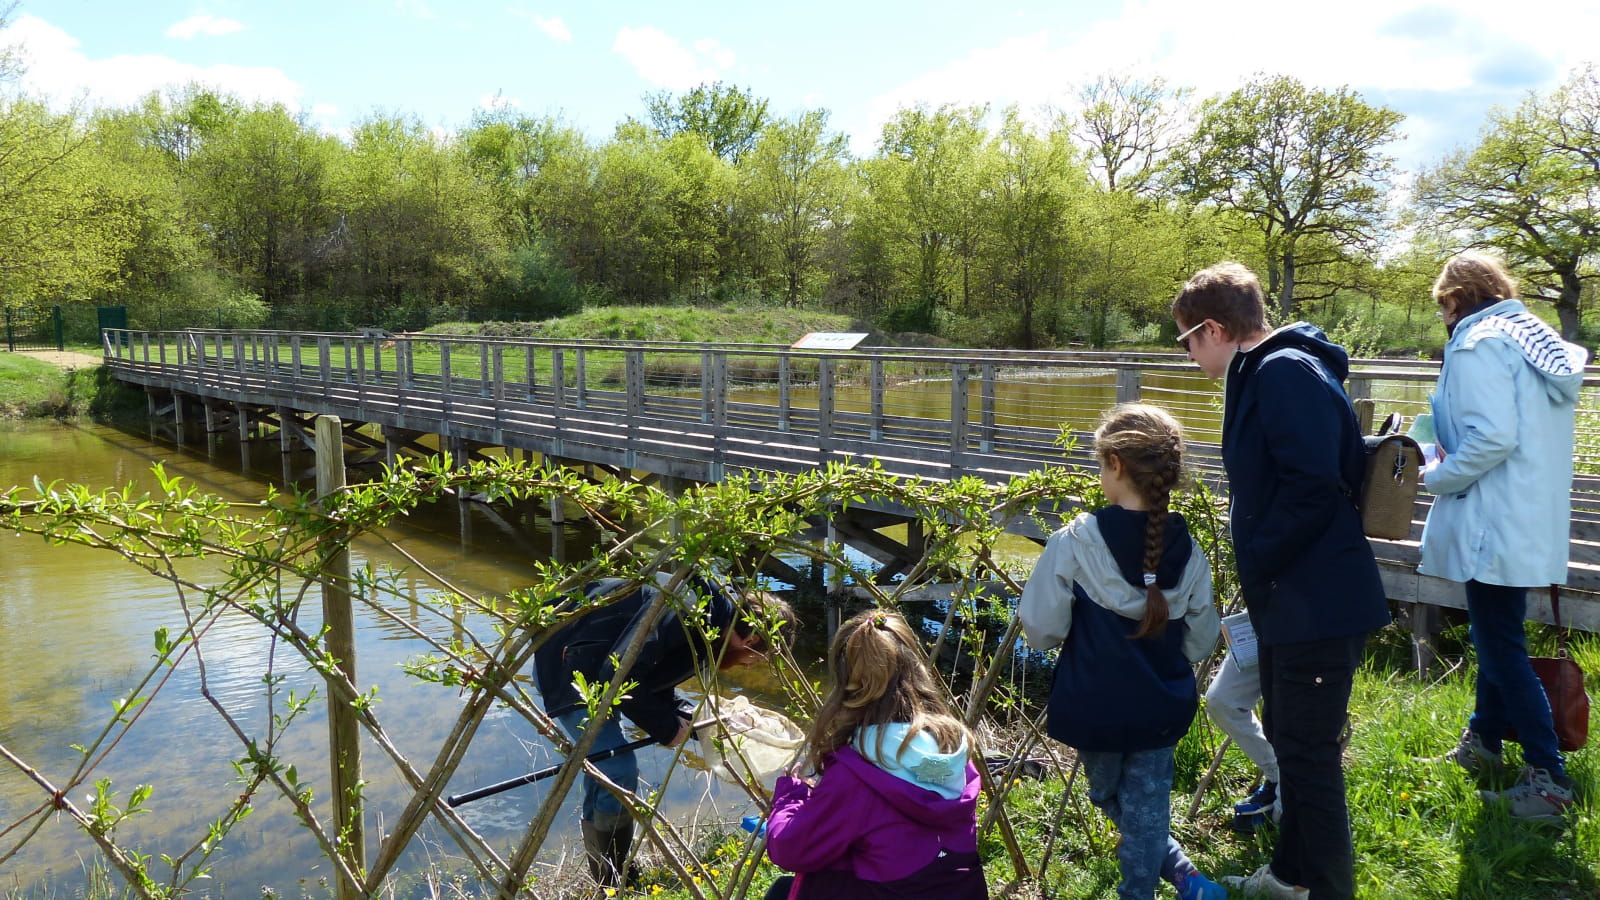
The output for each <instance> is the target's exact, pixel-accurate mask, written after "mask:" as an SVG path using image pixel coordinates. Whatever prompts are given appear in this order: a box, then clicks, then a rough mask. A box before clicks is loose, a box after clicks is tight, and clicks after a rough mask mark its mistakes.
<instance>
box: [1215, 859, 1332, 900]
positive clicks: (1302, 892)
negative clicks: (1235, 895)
mask: <svg viewBox="0 0 1600 900" xmlns="http://www.w3.org/2000/svg"><path fill="white" fill-rule="evenodd" d="M1221 881H1222V883H1223V884H1225V885H1227V886H1228V887H1231V888H1235V889H1237V890H1239V891H1242V892H1243V893H1244V895H1245V896H1246V897H1266V898H1267V900H1306V898H1307V897H1309V896H1310V895H1311V892H1310V891H1309V890H1307V889H1305V888H1303V887H1297V886H1295V885H1292V884H1285V883H1284V881H1283V879H1281V878H1279V877H1278V876H1276V875H1274V874H1272V864H1271V863H1268V864H1266V865H1264V866H1262V867H1261V868H1259V869H1257V870H1255V872H1254V873H1253V874H1250V875H1226V876H1223V878H1222V879H1221Z"/></svg>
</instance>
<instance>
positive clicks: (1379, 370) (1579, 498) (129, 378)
mask: <svg viewBox="0 0 1600 900" xmlns="http://www.w3.org/2000/svg"><path fill="white" fill-rule="evenodd" d="M105 355H106V365H107V366H108V367H109V368H110V370H111V372H112V374H113V375H114V376H115V377H117V378H118V379H119V380H122V381H124V382H127V383H130V384H135V385H140V386H142V387H144V388H145V389H146V390H148V391H151V392H155V393H157V394H161V393H167V392H171V393H172V395H174V396H175V397H176V396H189V397H194V398H198V399H199V400H200V401H201V402H202V403H205V404H207V405H208V408H211V407H215V406H219V405H226V406H231V407H233V408H235V409H238V410H241V411H246V410H251V409H256V410H273V411H276V412H278V413H279V414H280V422H282V423H283V425H284V427H286V428H288V429H290V430H294V429H295V427H296V426H295V425H294V422H295V418H294V417H295V416H297V415H300V414H327V415H336V416H339V417H340V418H342V419H344V420H346V421H347V422H357V423H371V424H377V425H380V426H381V427H382V428H383V429H384V430H385V433H386V435H389V434H399V435H403V434H404V433H407V432H412V433H426V434H435V435H439V436H440V441H441V446H449V445H450V443H451V442H472V443H476V444H481V445H490V446H496V447H503V448H507V449H512V448H516V449H522V450H525V451H530V452H536V453H539V454H541V455H543V456H547V457H552V458H558V459H562V460H570V461H576V462H583V463H594V464H600V465H606V466H611V467H615V468H618V469H627V470H634V471H642V472H648V473H654V474H656V475H661V476H667V477H672V478H679V479H685V480H691V481H701V482H713V481H717V480H720V479H721V478H722V477H723V475H724V474H725V473H728V472H732V471H739V470H755V471H764V472H791V473H792V472H805V471H811V470H814V469H816V468H817V467H820V466H824V465H827V464H829V463H833V462H861V461H865V460H868V459H875V460H877V461H878V462H879V464H881V465H882V466H883V468H884V469H886V470H887V471H889V472H891V473H894V474H897V475H903V476H908V477H910V476H914V477H922V478H932V479H951V478H957V477H963V476H975V477H979V478H983V479H985V480H988V481H991V482H994V481H1000V480H1004V479H1007V478H1010V477H1013V476H1016V475H1020V474H1023V473H1026V472H1030V471H1033V470H1036V469H1039V468H1042V467H1044V466H1048V465H1057V464H1060V463H1061V462H1062V461H1063V459H1064V457H1063V451H1062V449H1061V447H1060V446H1059V445H1058V443H1057V438H1058V435H1059V433H1060V428H1059V425H1058V423H1069V424H1071V425H1074V426H1075V430H1076V431H1078V432H1079V437H1080V438H1081V441H1080V449H1079V450H1078V451H1077V452H1076V453H1074V454H1073V457H1072V458H1074V459H1075V460H1076V461H1079V462H1083V463H1088V462H1090V461H1091V459H1090V456H1089V455H1088V454H1087V452H1085V451H1084V450H1083V449H1081V448H1082V447H1086V446H1087V444H1088V441H1087V437H1088V431H1089V429H1091V428H1092V425H1093V422H1094V421H1095V419H1096V418H1097V417H1098V415H1099V413H1100V411H1101V410H1102V409H1104V408H1105V407H1107V406H1110V405H1111V404H1112V403H1114V402H1117V401H1122V400H1135V399H1144V400H1146V401H1148V402H1154V403H1158V404H1161V405H1163V406H1166V407H1167V408H1169V409H1172V410H1173V411H1174V412H1175V414H1177V415H1178V416H1179V418H1180V419H1183V420H1185V422H1186V424H1187V425H1188V427H1189V430H1190V436H1191V454H1190V455H1191V461H1192V465H1193V468H1195V469H1196V470H1197V471H1198V472H1199V473H1200V475H1201V477H1204V478H1206V479H1207V480H1210V481H1213V482H1220V481H1221V479H1222V475H1221V472H1220V463H1219V460H1218V448H1217V445H1216V443H1215V441H1216V439H1217V435H1216V432H1215V428H1216V425H1215V419H1216V410H1217V409H1219V408H1220V397H1219V394H1218V389H1219V387H1220V385H1217V384H1214V383H1211V382H1206V381H1204V380H1203V379H1201V378H1200V377H1199V376H1198V373H1197V372H1196V371H1195V370H1194V368H1193V366H1191V365H1190V364H1189V363H1188V362H1187V361H1186V360H1183V359H1182V357H1179V356H1177V355H1176V354H1118V353H1070V352H1065V353H1064V352H1038V353H1031V352H1022V351H973V350H943V349H936V350H904V349H886V348H867V349H862V350H859V351H848V352H839V351H800V350H791V349H788V348H782V347H774V346H770V345H739V344H668V343H651V342H637V343H618V342H602V341H528V340H516V339H486V338H453V337H443V336H436V335H402V336H394V337H388V336H363V335H351V334H308V333H285V332H213V331H184V332H140V331H127V330H120V331H119V330H108V331H106V332H105ZM1436 378H1437V364H1428V363H1421V362H1403V363H1394V362H1383V361H1358V363H1357V371H1356V372H1355V373H1354V374H1352V376H1351V379H1350V391H1351V394H1352V396H1355V397H1358V398H1361V397H1365V398H1371V399H1373V400H1374V403H1375V406H1376V408H1377V411H1378V413H1379V414H1380V415H1382V414H1386V413H1387V412H1390V411H1398V412H1401V413H1402V414H1404V415H1407V416H1410V415H1414V414H1415V413H1416V412H1419V411H1422V410H1423V409H1425V408H1426V403H1425V400H1418V399H1416V397H1415V396H1409V397H1408V396H1407V395H1408V394H1412V395H1414V394H1417V393H1419V392H1418V391H1417V390H1416V388H1415V387H1414V386H1416V385H1418V384H1423V385H1431V383H1432V382H1433V380H1434V379H1436ZM1063 383H1070V384H1073V385H1074V386H1076V388H1077V391H1076V392H1075V393H1077V394H1079V395H1081V396H1082V397H1084V398H1085V399H1084V400H1082V401H1078V402H1063V400H1062V399H1061V396H1062V392H1061V391H1060V390H1059V389H1058V387H1059V385H1061V384H1063ZM1407 386H1411V387H1410V388H1408V387H1407ZM1596 388H1600V377H1597V376H1590V378H1589V379H1586V380H1585V401H1586V402H1585V406H1586V407H1587V408H1591V409H1592V408H1594V401H1595V399H1596V394H1597V393H1600V391H1597V390H1596ZM246 418H248V416H246ZM1597 437H1600V435H1596V434H1594V433H1592V432H1590V431H1589V430H1588V429H1587V428H1583V427H1580V436H1579V443H1580V447H1593V446H1595V445H1596V444H1597V443H1600V440H1597V439H1596V438H1597ZM1589 452H1592V451H1589ZM1589 459H1590V460H1591V461H1594V462H1600V458H1596V457H1589ZM1573 501H1574V503H1573V507H1574V510H1573V526H1572V548H1571V549H1572V555H1571V559H1572V564H1571V566H1570V568H1569V577H1568V584H1569V586H1570V587H1571V588H1572V593H1571V595H1570V596H1571V600H1570V601H1569V603H1568V604H1566V605H1565V606H1566V611H1565V614H1564V618H1566V619H1569V620H1571V621H1573V623H1574V624H1576V625H1578V626H1580V627H1584V628H1587V629H1590V630H1600V478H1596V477H1595V476H1589V475H1581V476H1579V477H1578V478H1577V479H1576V480H1575V484H1574V493H1573ZM1428 503H1429V499H1428V497H1427V496H1426V495H1424V496H1422V497H1420V498H1419V500H1418V504H1417V509H1416V510H1415V512H1414V515H1413V520H1414V521H1413V527H1412V533H1411V536H1410V538H1409V539H1408V540H1404V541H1382V540H1374V541H1373V547H1374V549H1375V551H1376V553H1377V555H1378V557H1379V560H1380V561H1381V563H1382V565H1383V569H1384V578H1385V582H1386V586H1387V589H1388V593H1389V595H1390V597H1391V599H1395V600H1400V601H1407V602H1420V603H1425V604H1432V605H1440V606H1450V607H1457V608H1459V607H1461V606H1462V605H1463V601H1462V599H1461V596H1460V594H1461V590H1460V587H1459V586H1457V585H1453V584H1450V583H1448V582H1443V581H1440V580H1438V579H1434V578H1429V577H1427V576H1421V575H1418V574H1417V573H1416V564H1417V558H1418V553H1417V539H1418V537H1419V536H1420V530H1421V522H1422V520H1423V518H1424V517H1425V516H1426V513H1427V507H1428ZM1017 526H1018V530H1020V531H1023V532H1027V531H1029V530H1030V529H1032V526H1031V524H1029V523H1026V522H1019V523H1017ZM1033 536H1035V537H1037V536H1038V535H1037V534H1034V535H1033ZM1535 593H1536V596H1535V598H1534V602H1533V604H1532V605H1533V606H1534V609H1533V610H1532V611H1531V614H1530V615H1531V617H1533V618H1539V619H1544V620H1546V621H1548V605H1547V601H1546V600H1545V599H1544V596H1543V592H1542V591H1540V592H1535Z"/></svg>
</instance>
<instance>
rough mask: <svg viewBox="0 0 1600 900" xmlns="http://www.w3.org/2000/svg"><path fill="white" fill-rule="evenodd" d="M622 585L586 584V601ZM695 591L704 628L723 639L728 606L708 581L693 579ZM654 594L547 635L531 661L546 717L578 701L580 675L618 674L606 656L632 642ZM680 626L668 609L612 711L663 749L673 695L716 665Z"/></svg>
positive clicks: (647, 591) (646, 592) (673, 713)
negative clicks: (576, 685) (702, 601)
mask: <svg viewBox="0 0 1600 900" xmlns="http://www.w3.org/2000/svg"><path fill="white" fill-rule="evenodd" d="M625 583H626V582H625V581H624V580H623V579H620V578H606V579H601V580H600V581H595V582H592V583H590V584H589V585H587V586H586V587H585V588H584V590H583V592H584V594H585V595H586V596H588V597H591V598H594V597H604V596H606V595H608V594H611V593H614V592H615V591H617V590H618V589H620V588H621V587H622V586H623V585H624V584H625ZM690 584H691V585H692V586H693V588H694V592H695V593H696V594H697V595H699V596H701V597H703V598H704V599H705V603H706V604H707V605H706V609H705V627H706V628H708V629H710V628H714V629H717V630H718V632H719V633H722V634H726V633H727V629H728V628H729V627H731V626H732V624H733V621H734V613H735V610H734V605H733V601H732V600H730V599H729V598H728V597H727V596H726V595H725V594H724V593H723V592H722V591H720V590H718V589H716V588H715V587H714V586H712V585H711V584H710V583H709V582H706V581H704V580H702V579H694V580H693V581H692V582H690ZM658 592H659V588H657V587H656V586H654V585H645V586H643V587H640V588H639V589H638V590H635V591H634V592H633V593H631V594H629V595H627V596H626V597H623V598H622V599H621V600H618V601H617V602H615V603H613V604H611V605H609V606H606V607H604V608H602V609H598V610H595V611H594V612H592V613H589V614H588V615H586V616H584V617H583V618H581V619H579V620H578V621H576V622H573V623H572V624H571V625H567V626H566V627H564V628H562V629H561V630H560V631H557V632H556V633H555V634H553V635H551V636H550V637H549V639H548V640H546V641H545V643H544V645H543V646H541V647H540V648H539V649H538V650H537V651H536V652H535V653H534V655H533V677H534V682H535V683H536V684H537V685H538V688H539V693H540V695H542V696H543V697H544V703H545V709H546V710H549V711H551V712H555V711H557V710H560V709H562V708H563V707H569V706H571V705H572V704H574V703H577V702H578V692H577V690H576V689H575V688H574V687H573V686H572V680H573V678H572V676H573V673H575V672H582V673H583V676H584V677H585V678H586V679H588V680H589V681H590V682H596V681H598V682H601V683H605V682H609V681H610V680H611V678H612V676H613V675H615V674H616V668H615V667H614V666H613V665H612V663H611V659H612V657H613V656H614V657H616V658H618V659H620V658H621V657H622V654H623V651H625V650H626V649H627V647H628V644H629V642H630V641H632V639H633V633H634V628H635V627H636V623H638V622H639V620H640V618H641V616H642V615H643V614H644V611H645V609H646V608H647V607H648V606H649V604H650V602H651V601H652V600H654V599H655V597H656V594H657V593H658ZM699 633H700V631H699V630H698V629H695V630H691V629H690V628H688V627H686V626H685V625H684V622H683V619H682V617H681V616H680V615H679V614H678V612H677V610H674V609H671V608H670V607H669V608H668V609H667V611H666V612H664V613H663V614H662V615H661V618H660V619H658V620H656V625H655V628H654V629H652V631H651V633H650V636H649V637H648V638H646V639H645V643H644V647H643V648H642V649H641V650H640V652H639V656H638V659H637V660H635V662H634V665H633V669H632V670H631V671H630V672H629V673H628V680H630V681H635V682H637V683H638V686H637V687H635V688H634V689H633V690H632V691H630V692H629V694H628V696H627V697H626V698H625V699H623V701H622V702H621V703H620V704H618V707H617V708H618V710H619V711H621V713H622V714H623V715H624V716H626V717H627V718H628V721H630V722H632V723H633V724H635V725H637V726H639V727H640V728H642V729H644V731H645V733H647V734H649V735H650V737H651V738H653V739H654V740H656V741H658V742H660V743H663V744H665V743H668V742H670V741H671V740H672V739H673V738H675V737H677V734H678V728H679V703H680V700H679V697H678V694H677V692H676V691H675V690H674V688H676V687H677V686H678V685H679V684H681V683H682V682H683V681H685V680H686V679H688V678H689V677H690V676H691V675H693V674H694V673H695V671H696V670H697V669H700V668H708V667H710V666H712V665H714V663H715V660H716V657H717V653H718V652H719V651H718V650H715V649H712V648H711V647H708V646H707V645H706V644H705V642H704V641H702V640H700V639H699V638H698V637H697V636H696V635H698V634H699Z"/></svg>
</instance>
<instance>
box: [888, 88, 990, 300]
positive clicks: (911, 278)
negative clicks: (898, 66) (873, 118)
mask: <svg viewBox="0 0 1600 900" xmlns="http://www.w3.org/2000/svg"><path fill="white" fill-rule="evenodd" d="M986 115H987V110H986V109H985V108H984V107H954V106H941V107H939V108H938V109H935V110H929V109H927V108H925V107H918V108H915V109H905V110H901V111H900V112H899V113H898V114H896V115H895V117H894V118H892V119H890V120H889V121H888V122H887V123H885V125H884V126H883V135H882V137H881V138H880V140H879V145H878V155H877V156H875V157H874V158H872V159H870V160H868V161H866V163H865V164H864V165H863V168H862V172H863V175H864V177H865V178H866V183H867V186H868V188H867V189H868V193H869V196H870V198H871V199H870V203H869V204H868V205H867V207H866V208H865V209H863V211H862V216H863V217H864V218H867V219H869V220H870V221H869V222H868V223H866V224H867V228H866V229H865V230H866V232H867V233H868V234H870V235H871V236H872V239H873V240H874V241H876V242H878V244H879V246H881V247H882V249H883V252H885V253H886V254H888V257H889V260H888V262H889V264H890V265H891V266H892V267H893V269H894V274H893V277H894V283H893V286H892V287H891V288H890V293H891V298H890V303H891V312H893V313H894V316H895V318H896V319H897V320H898V321H897V322H893V323H891V325H896V326H899V327H905V328H912V329H916V330H921V331H933V330H935V327H936V325H935V323H936V321H937V319H938V317H939V316H940V315H941V314H942V312H943V311H944V310H946V309H948V308H949V307H950V306H951V305H952V303H953V301H954V300H955V299H956V298H957V297H960V298H961V299H962V301H963V305H965V302H966V301H967V299H968V298H969V296H970V291H971V281H970V275H971V272H972V264H973V263H974V261H975V259H976V256H977V238H978V231H977V215H978V203H979V199H980V198H979V197H978V190H977V187H976V184H977V172H978V161H979V156H980V151H981V149H982V148H983V146H984V144H985V142H986V135H985V132H984V129H983V120H984V118H985V117H986Z"/></svg>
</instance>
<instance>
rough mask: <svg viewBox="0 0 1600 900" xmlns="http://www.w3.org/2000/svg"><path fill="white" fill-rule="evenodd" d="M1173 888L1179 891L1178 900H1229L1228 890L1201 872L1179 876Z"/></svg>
mask: <svg viewBox="0 0 1600 900" xmlns="http://www.w3.org/2000/svg"><path fill="white" fill-rule="evenodd" d="M1172 886H1173V887H1175V888H1177V889H1178V900H1228V889H1227V888H1225V887H1223V886H1222V885H1220V884H1217V883H1216V882H1215V881H1212V880H1211V879H1209V878H1207V877H1205V876H1204V875H1201V874H1200V873H1199V872H1190V873H1189V874H1188V875H1180V876H1178V880H1177V881H1176V882H1175V883H1174V884H1173V885H1172Z"/></svg>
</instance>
